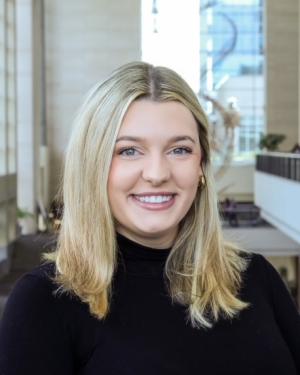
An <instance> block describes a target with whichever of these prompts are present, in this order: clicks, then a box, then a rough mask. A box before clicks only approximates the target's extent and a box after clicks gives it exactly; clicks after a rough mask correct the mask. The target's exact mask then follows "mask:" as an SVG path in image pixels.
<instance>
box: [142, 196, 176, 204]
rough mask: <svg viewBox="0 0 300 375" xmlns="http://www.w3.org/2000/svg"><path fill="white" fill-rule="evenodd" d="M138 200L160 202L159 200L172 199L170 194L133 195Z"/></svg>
mask: <svg viewBox="0 0 300 375" xmlns="http://www.w3.org/2000/svg"><path fill="white" fill-rule="evenodd" d="M135 197H136V198H137V199H138V200H140V201H141V202H149V203H161V202H167V201H169V200H170V199H172V195H152V196H147V197H146V196H145V197H142V196H137V195H136V196H135Z"/></svg>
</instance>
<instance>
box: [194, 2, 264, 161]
mask: <svg viewBox="0 0 300 375" xmlns="http://www.w3.org/2000/svg"><path fill="white" fill-rule="evenodd" d="M200 14H201V16H200V17H201V20H200V24H201V31H200V35H201V41H200V45H201V49H200V54H201V58H200V61H201V68H200V71H201V72H200V92H201V94H205V95H207V96H208V98H212V99H213V100H216V101H217V102H219V103H220V104H221V105H222V106H223V107H225V108H227V107H228V106H229V105H230V103H231V104H232V103H234V106H235V107H236V110H237V111H238V112H239V115H240V126H239V127H236V128H235V142H234V151H233V157H234V160H235V161H249V160H251V161H253V162H254V155H255V152H256V151H257V150H258V142H259V138H260V134H261V133H262V132H264V129H265V108H264V106H265V104H264V47H263V5H262V1H261V0H260V1H259V0H219V1H208V0H201V5H200ZM203 105H204V107H205V108H206V112H207V114H208V116H209V117H210V119H211V121H212V122H214V121H216V118H218V114H217V113H216V109H215V107H214V106H213V105H212V101H210V100H208V101H206V102H203ZM215 160H218V157H217V156H216V158H215Z"/></svg>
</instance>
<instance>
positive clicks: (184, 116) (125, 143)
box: [108, 99, 202, 248]
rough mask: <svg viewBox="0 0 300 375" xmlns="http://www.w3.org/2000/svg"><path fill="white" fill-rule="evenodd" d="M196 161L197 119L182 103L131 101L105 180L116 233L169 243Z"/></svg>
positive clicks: (197, 172) (193, 186) (191, 191)
mask: <svg viewBox="0 0 300 375" xmlns="http://www.w3.org/2000/svg"><path fill="white" fill-rule="evenodd" d="M176 137H178V140H176V139H175V138H176ZM129 138H130V139H129ZM179 138H180V139H179ZM200 162H201V149H200V143H199V135H198V129H197V123H196V120H195V119H194V117H193V115H192V113H191V112H190V111H189V110H188V109H187V108H186V107H185V106H184V105H183V104H181V103H179V102H175V101H172V102H163V103H162V102H154V101H151V100H149V99H141V100H137V101H135V102H133V103H132V104H131V105H130V107H129V109H128V111H127V113H126V115H125V117H124V119H123V123H122V125H121V128H120V131H119V134H118V136H117V141H116V144H115V150H114V155H113V159H112V164H111V169H110V174H109V180H108V195H109V202H110V207H111V210H112V214H113V216H114V218H115V219H116V222H117V224H116V229H117V231H118V232H119V233H121V234H123V235H125V236H126V237H128V238H130V239H132V240H134V241H136V242H138V243H141V244H143V245H145V246H150V247H153V248H166V247H170V246H172V244H173V242H174V240H175V238H176V235H177V232H178V224H179V222H180V221H181V220H182V219H183V218H184V216H185V215H186V213H187V212H188V210H189V208H190V207H191V205H192V203H193V200H194V198H195V195H196V192H197V187H198V183H199V176H201V174H202V170H201V167H200Z"/></svg>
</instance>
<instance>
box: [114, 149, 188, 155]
mask: <svg viewBox="0 0 300 375" xmlns="http://www.w3.org/2000/svg"><path fill="white" fill-rule="evenodd" d="M178 149H182V150H184V151H186V153H187V154H191V153H192V150H191V149H190V148H188V147H176V148H174V149H173V151H174V150H178ZM128 150H135V151H137V150H136V148H135V147H124V148H122V149H120V150H119V151H118V155H122V153H123V152H124V151H128ZM176 155H185V154H176ZM123 156H134V155H123Z"/></svg>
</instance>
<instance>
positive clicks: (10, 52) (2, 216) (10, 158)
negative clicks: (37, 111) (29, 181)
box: [0, 0, 16, 257]
mask: <svg viewBox="0 0 300 375" xmlns="http://www.w3.org/2000/svg"><path fill="white" fill-rule="evenodd" d="M15 39H16V38H15V1H14V0H1V1H0V249H1V247H5V246H6V245H7V243H8V242H10V241H11V240H12V239H14V238H15V229H16V228H15V227H16V225H15V224H16V192H15V184H16V178H15V174H16V82H15V76H16V64H15V55H16V52H15V48H16V45H15ZM1 256H2V253H1V252H0V257H1Z"/></svg>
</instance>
